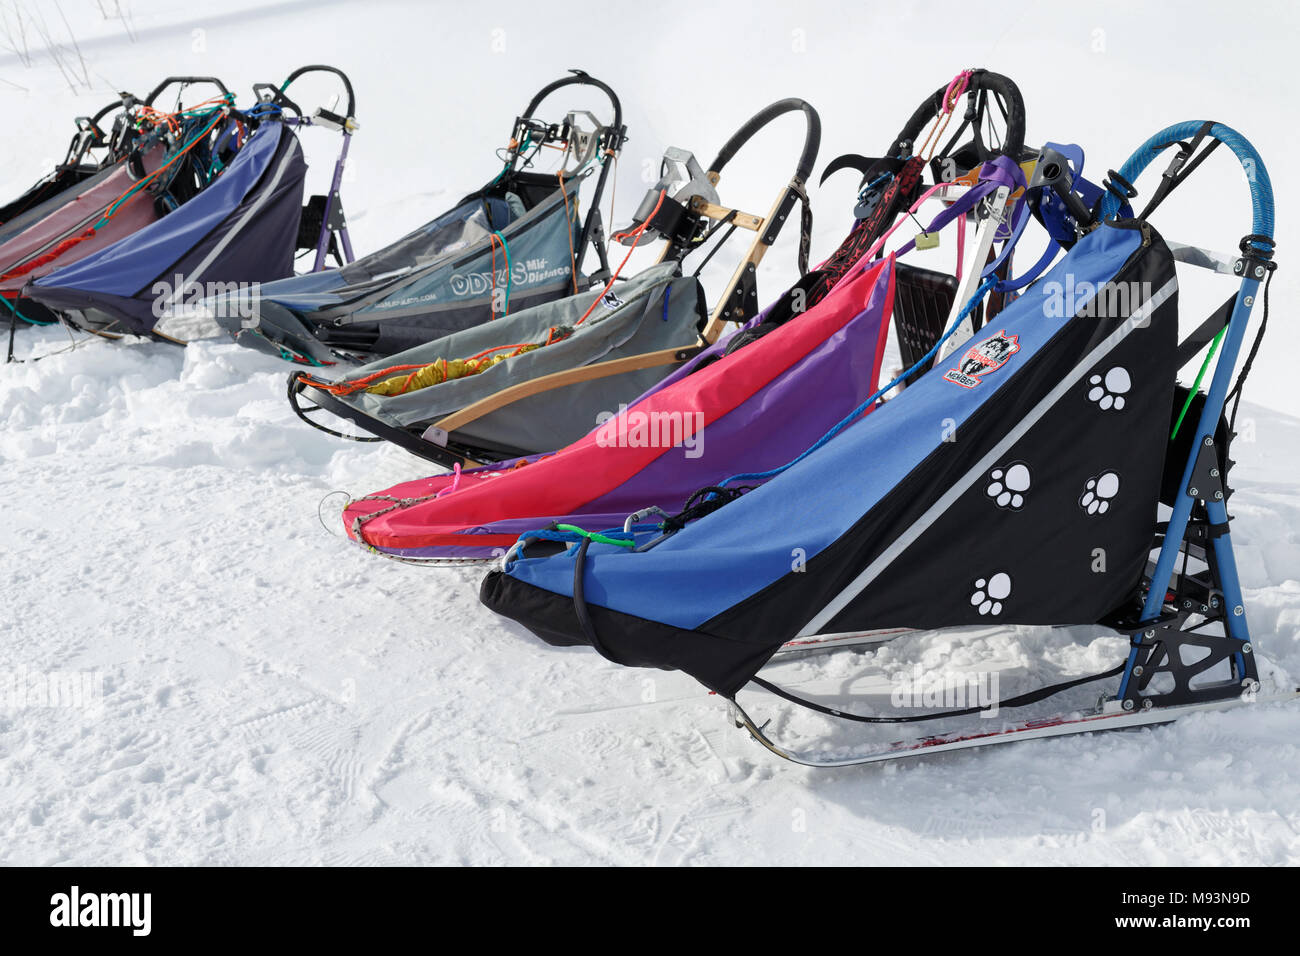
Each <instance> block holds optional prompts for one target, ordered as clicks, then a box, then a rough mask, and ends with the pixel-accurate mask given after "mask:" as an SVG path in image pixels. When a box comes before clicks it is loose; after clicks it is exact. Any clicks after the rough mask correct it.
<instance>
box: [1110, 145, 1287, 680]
mask: <svg viewBox="0 0 1300 956" xmlns="http://www.w3.org/2000/svg"><path fill="white" fill-rule="evenodd" d="M1203 125H1204V124H1203V123H1201V122H1198V121H1191V122H1187V123H1180V124H1177V125H1175V126H1170V127H1168V128H1167V129H1164V130H1161V131H1160V132H1159V133H1157V134H1156V135H1155V136H1153V137H1151V138H1150V139H1149V140H1147V141H1146V142H1145V143H1144V144H1142V146H1141V147H1139V148H1138V150H1137V152H1135V153H1134V154H1133V155H1132V156H1130V157H1129V159H1128V161H1127V162H1126V163H1125V164H1124V166H1123V168H1122V169H1121V170H1120V176H1122V177H1123V178H1124V179H1125V180H1127V181H1128V182H1133V181H1134V180H1136V179H1137V177H1138V176H1139V175H1141V173H1142V171H1143V170H1144V169H1146V167H1147V166H1148V165H1149V164H1150V163H1151V161H1152V160H1154V159H1155V158H1156V157H1157V156H1158V155H1159V154H1160V153H1161V152H1162V151H1163V150H1165V149H1167V148H1168V147H1170V146H1174V145H1177V144H1178V143H1179V142H1180V141H1181V140H1185V139H1190V138H1192V137H1193V136H1195V135H1196V133H1197V132H1198V131H1199V130H1200V129H1201V127H1202V126H1203ZM1209 135H1210V136H1212V137H1214V138H1215V139H1217V140H1219V142H1221V143H1223V145H1225V146H1227V147H1228V148H1230V149H1231V150H1232V151H1233V153H1235V154H1236V156H1237V158H1238V160H1240V161H1241V164H1242V167H1243V168H1244V169H1245V170H1246V176H1247V179H1248V181H1249V183H1250V197H1251V205H1252V207H1253V214H1254V223H1253V226H1252V233H1253V234H1254V235H1257V236H1266V237H1268V238H1269V239H1272V236H1273V186H1272V183H1271V182H1270V181H1269V178H1268V170H1267V169H1265V167H1264V161H1263V160H1262V159H1260V157H1259V153H1257V152H1256V151H1255V147H1254V146H1252V145H1251V144H1250V143H1249V142H1248V141H1247V140H1246V138H1245V137H1243V136H1242V135H1241V134H1240V133H1238V132H1236V131H1235V130H1233V129H1231V128H1229V127H1227V126H1224V125H1222V124H1220V123H1216V124H1215V125H1214V126H1212V127H1211V128H1210V132H1209ZM1120 201H1121V200H1120V198H1119V197H1118V196H1116V195H1115V194H1113V193H1109V194H1107V196H1106V197H1105V199H1104V200H1103V202H1102V215H1103V217H1104V218H1111V217H1114V216H1115V215H1116V213H1117V212H1118V210H1119V206H1120ZM1246 247H1248V248H1250V249H1251V250H1252V253H1251V255H1254V256H1256V257H1257V258H1258V260H1267V259H1270V258H1271V257H1272V245H1271V243H1264V242H1260V241H1257V240H1250V241H1249V242H1248V243H1247V244H1246ZM1251 255H1247V256H1246V257H1245V260H1244V263H1245V264H1244V269H1243V273H1244V274H1243V276H1242V280H1241V288H1240V289H1239V290H1238V292H1237V301H1236V304H1235V305H1234V306H1233V309H1232V315H1231V317H1230V318H1229V320H1228V328H1227V334H1226V335H1225V336H1224V340H1223V345H1222V348H1221V350H1220V353H1219V361H1218V363H1217V364H1216V365H1215V368H1214V377H1213V379H1212V381H1211V384H1210V390H1209V393H1208V395H1207V397H1206V400H1205V407H1204V408H1203V409H1202V410H1201V417H1200V420H1199V421H1198V422H1197V423H1196V441H1195V442H1194V443H1193V445H1192V451H1191V454H1190V455H1189V456H1188V460H1187V464H1186V465H1185V466H1184V467H1183V476H1182V482H1181V484H1180V485H1179V488H1180V490H1181V492H1182V493H1180V494H1179V496H1178V497H1177V499H1176V500H1175V502H1174V505H1173V514H1172V515H1171V516H1170V518H1169V529H1168V531H1167V532H1166V534H1165V539H1164V542H1163V543H1162V545H1161V548H1160V556H1159V558H1158V559H1157V561H1156V568H1155V573H1154V574H1153V575H1152V578H1151V590H1150V591H1149V592H1148V594H1147V598H1146V604H1145V605H1144V607H1143V608H1142V622H1143V623H1144V624H1151V623H1154V622H1155V621H1156V620H1157V619H1158V618H1159V617H1160V616H1161V613H1162V610H1163V608H1164V599H1165V593H1166V591H1167V589H1168V586H1169V582H1170V581H1171V579H1172V577H1173V572H1174V565H1175V562H1176V561H1177V559H1178V554H1179V551H1180V548H1181V547H1182V542H1183V538H1184V535H1185V534H1186V532H1187V522H1188V520H1189V518H1190V517H1191V513H1192V506H1193V504H1195V499H1193V498H1192V497H1190V496H1189V495H1188V494H1187V493H1186V489H1187V487H1188V485H1189V484H1190V482H1191V479H1192V471H1193V468H1194V467H1195V462H1196V456H1197V453H1198V451H1199V449H1200V447H1201V445H1202V444H1203V443H1205V442H1206V440H1207V439H1209V440H1212V439H1213V436H1214V433H1215V431H1216V428H1217V426H1218V422H1219V419H1220V417H1221V416H1222V414H1223V406H1224V402H1225V400H1226V398H1227V395H1228V390H1229V388H1230V387H1231V382H1232V373H1233V370H1234V369H1235V367H1236V364H1237V357H1238V355H1239V354H1240V351H1241V346H1242V342H1243V341H1244V339H1245V337H1246V325H1247V323H1248V322H1249V321H1250V313H1251V309H1252V308H1253V307H1254V304H1255V296H1256V294H1257V293H1258V291H1259V286H1260V282H1261V280H1262V279H1263V278H1264V275H1263V274H1262V271H1261V273H1260V274H1256V270H1255V269H1254V268H1253V267H1252V265H1251V262H1250V258H1251ZM1205 509H1206V513H1207V514H1208V516H1209V519H1210V521H1211V522H1212V523H1213V524H1216V525H1222V524H1226V523H1227V521H1228V509H1227V503H1226V499H1225V500H1223V501H1216V500H1212V499H1207V500H1206V501H1205ZM1212 547H1213V548H1214V556H1215V559H1216V560H1217V563H1218V570H1219V577H1220V585H1221V587H1222V590H1223V597H1224V600H1225V602H1226V606H1225V607H1224V620H1225V621H1226V624H1225V631H1226V633H1227V635H1228V636H1229V637H1231V638H1234V639H1236V640H1238V641H1241V642H1242V643H1245V642H1246V641H1249V640H1250V632H1249V631H1248V629H1247V627H1246V610H1245V603H1244V601H1243V599H1242V595H1241V582H1240V580H1239V579H1238V577H1237V562H1236V559H1235V557H1234V556H1233V551H1232V537H1231V535H1230V534H1228V533H1226V532H1225V533H1224V534H1222V535H1220V536H1218V537H1215V538H1213V539H1212ZM1138 653H1139V648H1138V647H1136V646H1135V647H1133V648H1132V649H1131V650H1130V652H1129V658H1128V665H1127V667H1126V668H1125V670H1124V677H1123V679H1122V680H1121V682H1120V689H1119V696H1120V697H1121V698H1122V697H1123V696H1124V694H1125V692H1126V691H1127V689H1128V682H1129V678H1130V676H1131V674H1132V670H1133V667H1134V665H1135V664H1136V663H1137V659H1138ZM1236 657H1237V660H1238V667H1239V668H1240V662H1241V655H1240V653H1238V654H1237V655H1236Z"/></svg>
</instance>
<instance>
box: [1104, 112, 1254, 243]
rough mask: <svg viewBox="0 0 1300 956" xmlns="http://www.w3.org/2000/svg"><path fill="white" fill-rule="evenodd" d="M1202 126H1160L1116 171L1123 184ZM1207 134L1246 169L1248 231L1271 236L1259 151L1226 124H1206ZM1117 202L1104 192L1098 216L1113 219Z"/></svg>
mask: <svg viewBox="0 0 1300 956" xmlns="http://www.w3.org/2000/svg"><path fill="white" fill-rule="evenodd" d="M1204 125H1205V124H1204V123H1203V122H1200V121H1197V120H1189V121H1188V122H1186V123H1176V124H1175V125H1173V126H1169V127H1166V128H1165V129H1162V130H1161V131H1160V132H1158V133H1156V134H1155V135H1154V136H1152V137H1151V138H1150V139H1149V140H1147V141H1146V142H1145V143H1143V144H1142V145H1141V146H1139V147H1138V148H1137V150H1136V151H1135V152H1134V153H1133V155H1132V156H1130V157H1129V158H1128V159H1127V160H1125V162H1124V165H1123V166H1122V167H1121V168H1120V171H1119V176H1120V178H1122V179H1123V180H1124V181H1125V182H1127V183H1132V182H1133V180H1135V179H1137V178H1138V176H1140V175H1142V171H1143V170H1144V169H1146V168H1147V166H1149V165H1151V162H1152V160H1154V159H1155V158H1156V157H1157V156H1159V155H1160V154H1161V153H1162V152H1163V151H1164V150H1166V149H1168V148H1169V147H1170V146H1177V145H1180V144H1181V142H1182V141H1183V140H1186V139H1191V138H1192V137H1194V136H1195V135H1196V134H1197V133H1198V132H1199V131H1200V130H1201V128H1202V127H1203V126H1204ZM1208 135H1210V136H1213V137H1214V138H1215V139H1217V140H1218V141H1219V142H1220V143H1222V144H1223V145H1224V146H1227V147H1228V148H1229V149H1230V150H1232V151H1233V153H1235V154H1236V156H1237V159H1238V161H1239V162H1240V163H1241V167H1242V169H1243V170H1245V172H1246V181H1247V182H1248V183H1249V184H1250V204H1251V211H1252V214H1253V222H1252V225H1251V232H1252V233H1253V234H1254V235H1257V236H1267V237H1268V238H1269V239H1272V238H1273V183H1272V181H1271V180H1270V179H1269V178H1268V170H1267V169H1266V168H1265V167H1264V160H1262V159H1260V156H1259V153H1258V152H1256V150H1255V147H1254V146H1252V145H1251V143H1250V141H1249V140H1248V139H1246V137H1244V136H1242V135H1241V134H1240V133H1238V132H1237V131H1236V130H1235V129H1233V128H1232V127H1230V126H1224V125H1223V124H1222V123H1215V124H1214V125H1213V126H1211V127H1210V131H1209V134H1208ZM1121 202H1122V199H1121V198H1120V197H1119V196H1118V195H1116V194H1115V193H1114V192H1111V191H1107V193H1106V195H1105V196H1104V197H1103V199H1102V206H1101V215H1102V218H1103V219H1112V218H1114V217H1115V215H1116V214H1117V213H1118V212H1119V208H1120V203H1121ZM1254 245H1255V246H1257V247H1258V246H1259V244H1258V243H1254ZM1259 251H1261V252H1263V251H1265V250H1263V249H1259Z"/></svg>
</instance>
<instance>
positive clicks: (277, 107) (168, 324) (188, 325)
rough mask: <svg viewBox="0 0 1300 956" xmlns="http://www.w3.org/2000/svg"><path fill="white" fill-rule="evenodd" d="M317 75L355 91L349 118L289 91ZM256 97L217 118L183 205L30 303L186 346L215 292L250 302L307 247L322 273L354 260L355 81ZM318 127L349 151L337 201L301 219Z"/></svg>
mask: <svg viewBox="0 0 1300 956" xmlns="http://www.w3.org/2000/svg"><path fill="white" fill-rule="evenodd" d="M315 72H324V73H328V74H331V75H333V76H336V77H338V79H339V81H340V82H341V83H342V85H343V87H344V89H345V90H346V93H347V98H348V101H347V111H346V115H344V116H339V115H338V114H335V113H333V112H331V111H328V110H317V111H315V113H314V114H311V115H308V114H306V113H305V112H304V111H303V110H302V109H301V107H299V106H298V105H297V104H296V103H295V102H294V101H293V100H291V99H290V98H289V97H288V95H287V93H286V92H285V91H286V90H288V89H289V86H290V84H291V83H293V82H294V81H295V80H296V79H298V78H299V77H301V76H303V75H305V74H308V73H315ZM254 91H255V93H256V95H257V102H256V104H255V105H254V106H253V108H251V109H249V110H247V111H243V112H241V111H237V110H235V109H233V108H232V107H230V106H226V107H224V112H223V114H222V115H220V116H218V117H217V118H216V119H215V120H214V124H213V129H212V131H211V132H210V133H209V134H207V135H208V137H209V139H210V142H211V144H212V146H211V155H210V156H207V155H204V156H202V157H200V158H199V159H197V160H195V162H197V163H198V164H199V165H198V166H197V167H196V168H197V170H198V178H199V181H200V188H199V190H198V191H197V193H196V194H195V195H193V196H192V197H190V198H189V199H188V201H186V202H185V204H184V205H183V206H181V207H179V208H177V209H175V210H174V211H172V212H170V213H169V214H168V215H167V216H166V217H165V218H163V219H161V220H160V221H158V222H155V223H151V224H150V225H148V226H146V227H144V228H142V229H140V230H139V231H138V232H136V233H134V234H133V235H131V236H128V237H126V238H124V239H122V240H121V241H119V242H116V243H114V244H113V245H111V246H109V247H107V248H105V249H103V250H101V251H99V252H96V253H95V254H93V255H90V256H87V257H86V258H84V259H82V260H81V261H80V262H77V263H75V264H74V265H70V266H65V267H63V268H61V269H59V270H57V271H56V272H53V273H51V274H50V275H47V276H45V277H44V278H41V279H39V280H37V281H36V282H34V283H32V284H31V285H29V286H28V287H27V292H26V294H27V295H28V296H30V297H31V298H32V299H33V300H35V301H36V302H38V303H40V304H41V305H42V306H44V307H45V308H47V309H48V310H50V311H51V312H53V313H55V314H57V315H59V316H61V317H62V318H63V319H64V320H65V321H67V322H68V323H70V324H72V325H75V326H77V327H78V328H81V329H84V330H86V331H90V332H96V333H99V334H110V335H122V334H134V335H152V336H153V337H155V338H159V339H164V340H167V341H171V342H175V343H177V344H184V339H185V338H188V337H190V336H191V335H192V334H193V331H192V330H193V329H194V328H198V329H200V330H202V328H203V324H204V323H203V319H202V317H200V316H199V315H196V314H195V309H196V307H197V306H199V305H200V304H201V303H202V302H203V301H204V299H205V298H207V297H208V296H209V295H210V294H212V291H213V290H222V291H225V290H232V294H231V295H230V296H229V298H228V299H225V300H223V301H224V302H226V303H228V304H232V305H233V304H236V303H238V302H240V301H241V299H240V297H239V296H240V294H241V293H243V294H249V293H250V292H251V290H254V289H256V287H257V286H258V285H259V284H261V283H264V282H265V283H269V282H273V281H274V280H276V279H282V278H284V277H286V276H289V275H292V274H293V266H294V257H295V253H296V252H297V251H298V250H299V248H305V249H306V250H307V251H308V252H311V253H313V254H314V256H315V260H314V264H315V265H317V266H319V265H320V264H323V263H324V261H325V257H326V254H327V253H330V252H333V254H334V255H335V256H336V257H337V258H338V261H340V262H342V261H343V260H344V258H345V257H346V256H350V255H351V246H350V243H349V242H348V236H347V227H346V223H345V221H344V220H343V218H342V205H341V201H340V199H339V196H338V184H339V182H340V181H341V178H342V173H343V164H344V162H345V161H346V158H347V148H348V142H349V139H350V137H351V135H352V131H353V130H354V129H356V120H355V111H356V105H355V97H354V95H353V92H352V84H351V82H350V81H349V80H348V78H347V76H346V75H344V74H343V73H342V72H341V71H339V70H338V69H336V68H334V67H330V66H315V65H313V66H306V67H302V68H300V69H298V70H295V71H294V72H293V73H291V74H290V75H289V78H288V79H287V80H286V81H285V82H284V83H283V84H281V85H280V86H278V87H277V86H273V85H271V84H267V83H259V84H256V85H255V86H254ZM313 125H321V126H324V127H325V128H327V129H331V130H335V131H338V132H339V133H340V134H341V136H342V146H341V148H340V152H339V156H338V159H337V161H336V163H335V167H334V178H333V185H332V187H331V190H330V193H329V194H328V196H321V197H313V199H312V202H310V203H309V204H308V205H307V209H306V212H304V207H303V184H304V180H305V177H306V172H307V164H306V162H305V160H304V158H303V151H302V147H301V145H300V143H299V140H298V131H299V130H300V129H302V128H304V127H307V126H313ZM205 142H206V141H205ZM313 210H318V211H319V215H317V216H312V215H311V213H312V211H313ZM304 226H305V227H306V229H305V232H306V234H305V235H304ZM340 247H341V248H340Z"/></svg>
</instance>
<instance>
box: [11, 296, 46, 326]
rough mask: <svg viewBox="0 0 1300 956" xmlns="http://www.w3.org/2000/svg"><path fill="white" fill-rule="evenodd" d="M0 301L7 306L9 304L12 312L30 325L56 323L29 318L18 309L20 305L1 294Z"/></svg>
mask: <svg viewBox="0 0 1300 956" xmlns="http://www.w3.org/2000/svg"><path fill="white" fill-rule="evenodd" d="M0 302H3V303H4V304H5V305H6V306H8V307H9V311H10V312H12V313H13V314H14V315H16V316H18V318H20V319H22V320H23V321H24V322H26V323H27V324H28V325H38V326H46V325H54V323H53V322H40V321H37V320H36V319H29V318H27V316H25V315H23V314H22V313H21V312H19V311H18V306H16V305H14V304H13V303H12V302H10V301H9V299H8V298H6V297H5V296H3V295H0Z"/></svg>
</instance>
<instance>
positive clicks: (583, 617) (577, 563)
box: [573, 538, 629, 666]
mask: <svg viewBox="0 0 1300 956" xmlns="http://www.w3.org/2000/svg"><path fill="white" fill-rule="evenodd" d="M590 546H591V539H590V538H583V539H582V543H581V544H579V545H578V553H577V555H576V556H575V557H574V559H573V611H574V613H575V614H577V616H578V626H579V627H580V628H582V633H583V636H584V637H586V638H587V643H589V644H590V645H591V646H592V647H594V648H595V649H596V652H597V653H598V654H600V656H601V657H603V658H605V660H607V661H613V662H614V663H615V664H622V665H623V666H629V665H628V663H627V661H624V660H622V659H621V658H619V657H617V656H615V655H614V654H612V653H610V650H609V648H608V647H606V646H605V643H604V642H603V641H602V640H601V639H600V637H599V636H598V635H597V634H596V625H595V624H594V623H592V620H591V613H590V612H589V611H588V610H587V596H586V592H585V589H584V586H583V580H582V579H583V577H584V575H585V572H586V570H587V548H588V547H590Z"/></svg>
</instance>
